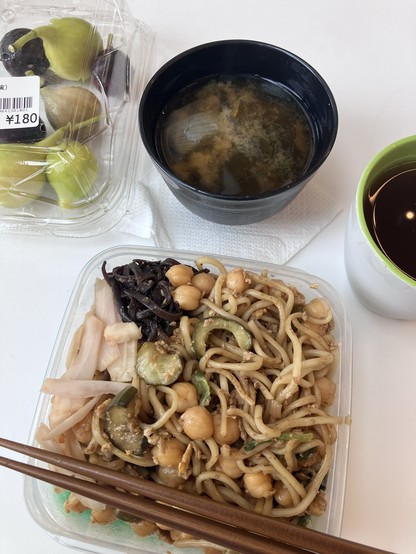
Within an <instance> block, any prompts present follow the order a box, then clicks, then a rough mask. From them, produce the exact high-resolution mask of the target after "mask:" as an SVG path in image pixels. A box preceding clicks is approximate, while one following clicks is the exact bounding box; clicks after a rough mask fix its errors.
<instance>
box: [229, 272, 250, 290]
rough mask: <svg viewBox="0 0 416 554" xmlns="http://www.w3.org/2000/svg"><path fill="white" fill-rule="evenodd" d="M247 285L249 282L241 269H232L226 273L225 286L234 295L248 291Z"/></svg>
mask: <svg viewBox="0 0 416 554" xmlns="http://www.w3.org/2000/svg"><path fill="white" fill-rule="evenodd" d="M249 284H250V280H249V279H248V277H247V275H246V273H245V271H244V269H242V268H241V267H239V268H236V269H232V270H231V271H230V272H229V273H227V279H226V285H227V287H228V288H229V289H231V290H232V292H233V293H234V294H242V293H243V292H244V291H246V290H247V289H248V287H249Z"/></svg>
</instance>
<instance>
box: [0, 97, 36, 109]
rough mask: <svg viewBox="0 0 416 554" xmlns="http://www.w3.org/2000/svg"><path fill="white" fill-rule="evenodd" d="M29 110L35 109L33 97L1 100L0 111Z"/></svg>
mask: <svg viewBox="0 0 416 554" xmlns="http://www.w3.org/2000/svg"><path fill="white" fill-rule="evenodd" d="M29 108H33V97H32V96H23V97H22V96H20V97H19V98H0V110H26V109H29Z"/></svg>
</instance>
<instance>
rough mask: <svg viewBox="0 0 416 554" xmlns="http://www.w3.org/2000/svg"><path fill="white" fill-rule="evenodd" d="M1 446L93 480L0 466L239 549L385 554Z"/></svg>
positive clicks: (8, 463) (59, 458) (52, 456)
mask: <svg viewBox="0 0 416 554" xmlns="http://www.w3.org/2000/svg"><path fill="white" fill-rule="evenodd" d="M0 446H2V447H4V448H7V449H9V450H14V451H16V452H19V453H21V454H24V455H26V456H30V457H32V458H37V459H39V460H41V461H44V462H46V463H49V464H52V465H54V466H57V467H61V468H63V469H66V470H68V471H71V472H74V473H77V474H78V475H83V476H86V477H88V478H90V479H93V480H94V481H98V483H97V482H92V481H86V480H85V479H79V478H77V477H74V476H70V475H65V474H62V473H57V472H53V471H50V470H47V469H44V468H41V467H38V466H34V465H30V464H24V463H22V462H18V461H16V460H11V459H8V458H5V457H0V465H3V466H5V467H8V468H10V469H13V470H15V471H18V472H20V473H24V474H26V475H30V476H31V477H34V478H36V479H40V480H43V481H46V482H48V483H51V484H53V485H56V486H59V487H62V488H65V489H67V490H70V491H72V492H74V493H78V494H82V495H84V496H87V497H89V498H91V499H93V500H97V501H99V502H103V503H105V504H107V505H109V506H112V507H114V508H118V509H120V510H122V511H124V512H127V513H130V514H133V515H136V516H138V517H141V518H145V519H148V520H150V521H156V522H158V523H161V524H163V525H167V526H169V527H171V528H175V529H178V530H180V531H184V532H185V533H189V534H191V535H194V536H197V537H200V538H202V539H205V540H208V541H210V542H213V543H215V544H218V545H221V546H224V547H226V548H231V549H234V550H236V551H238V552H240V553H241V554H263V553H264V554H266V553H267V554H270V552H276V553H278V554H299V553H301V552H303V553H305V552H314V553H317V554H390V553H388V552H387V551H385V550H380V549H377V548H374V547H371V546H367V545H362V544H359V543H356V542H353V541H348V540H345V539H341V538H338V537H333V536H331V535H327V534H324V533H321V532H318V531H314V530H311V529H305V528H302V527H298V526H295V525H291V524H289V523H287V522H285V521H281V520H278V519H276V518H271V517H267V516H263V515H260V514H256V513H253V512H249V511H248V510H244V509H242V508H239V507H236V506H232V505H229V504H225V503H220V502H216V501H214V500H211V499H210V498H207V497H202V496H198V495H193V494H190V493H187V492H185V491H181V490H178V489H172V488H170V487H166V486H164V485H159V484H158V483H154V482H152V481H148V480H144V479H138V478H134V477H132V476H129V475H125V474H121V473H119V472H117V471H114V470H111V469H108V468H103V467H101V466H95V465H93V464H90V463H88V462H82V461H80V460H75V459H73V458H70V457H67V456H63V455H60V454H57V453H54V452H49V451H47V450H43V449H40V448H36V447H32V446H28V445H24V444H21V443H17V442H14V441H10V440H7V439H4V438H1V437H0ZM115 487H116V488H117V489H122V490H123V491H128V492H127V493H126V492H123V491H122V490H117V489H116V488H115ZM130 493H133V494H130ZM137 495H140V498H138V496H137Z"/></svg>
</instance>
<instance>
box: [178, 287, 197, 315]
mask: <svg viewBox="0 0 416 554" xmlns="http://www.w3.org/2000/svg"><path fill="white" fill-rule="evenodd" d="M172 296H173V299H174V300H175V302H177V303H178V304H179V306H180V307H181V308H182V310H187V311H189V312H191V311H192V310H196V309H197V307H198V306H199V301H200V300H201V291H200V290H199V289H197V288H196V287H194V286H192V285H180V286H179V287H178V288H176V289H175V290H174V291H173V292H172Z"/></svg>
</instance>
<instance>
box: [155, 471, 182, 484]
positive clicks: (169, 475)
mask: <svg viewBox="0 0 416 554" xmlns="http://www.w3.org/2000/svg"><path fill="white" fill-rule="evenodd" d="M156 473H157V476H158V477H159V479H160V481H161V482H162V483H163V484H164V485H166V486H167V487H172V488H173V489H177V488H179V487H180V486H181V485H183V482H184V478H183V477H181V476H180V475H179V473H178V469H177V468H176V467H164V466H159V467H158V468H157V470H156Z"/></svg>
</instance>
